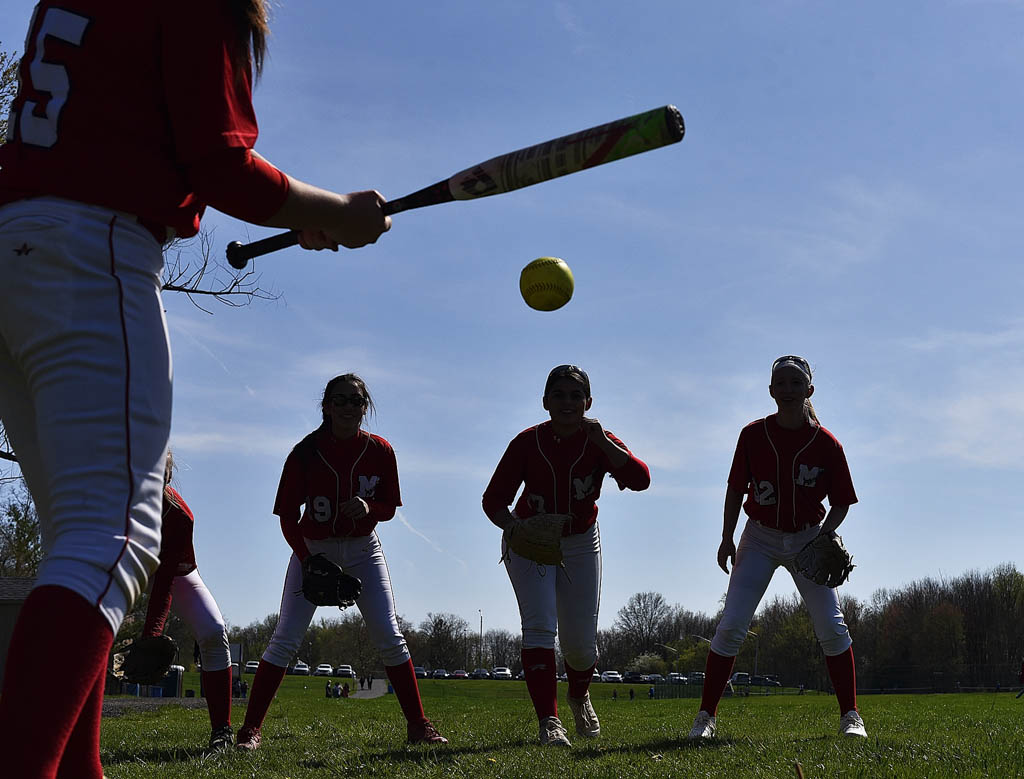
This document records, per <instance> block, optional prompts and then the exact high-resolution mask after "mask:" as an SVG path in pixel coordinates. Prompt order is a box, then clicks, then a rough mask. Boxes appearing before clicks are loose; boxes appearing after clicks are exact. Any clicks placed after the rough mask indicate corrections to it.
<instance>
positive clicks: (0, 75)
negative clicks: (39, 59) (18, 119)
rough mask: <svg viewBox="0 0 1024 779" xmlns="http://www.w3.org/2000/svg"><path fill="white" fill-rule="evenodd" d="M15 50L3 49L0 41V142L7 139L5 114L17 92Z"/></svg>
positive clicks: (16, 58) (17, 59) (16, 57)
mask: <svg viewBox="0 0 1024 779" xmlns="http://www.w3.org/2000/svg"><path fill="white" fill-rule="evenodd" d="M19 62H20V59H19V58H18V55H17V53H16V52H13V51H10V52H8V51H4V50H3V41H0V143H3V142H4V141H5V140H6V139H7V115H8V113H9V111H10V106H11V101H12V100H14V96H15V95H16V94H18V63H19Z"/></svg>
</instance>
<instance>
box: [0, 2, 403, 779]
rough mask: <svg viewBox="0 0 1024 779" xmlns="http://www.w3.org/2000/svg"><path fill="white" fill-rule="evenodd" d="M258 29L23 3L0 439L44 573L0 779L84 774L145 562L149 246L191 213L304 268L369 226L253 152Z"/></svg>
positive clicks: (92, 772)
mask: <svg viewBox="0 0 1024 779" xmlns="http://www.w3.org/2000/svg"><path fill="white" fill-rule="evenodd" d="M268 32H269V30H268V25H267V13H266V7H265V0H179V1H178V2H173V3H138V2H129V0H102V2H101V0H60V2H57V1H56V0H42V1H41V2H39V3H38V4H37V5H36V7H35V11H34V13H33V15H32V19H31V22H30V26H29V31H28V37H27V40H26V44H25V54H24V56H23V57H22V59H21V63H20V66H19V70H18V78H19V89H18V93H17V95H16V96H15V98H14V101H13V102H12V104H11V113H10V119H9V123H8V134H7V139H6V141H7V142H6V143H5V144H3V145H2V146H0V421H2V422H3V425H4V427H5V429H6V431H7V434H8V436H9V438H10V442H11V445H12V447H13V449H14V452H15V453H16V455H17V457H18V461H19V464H20V467H21V471H22V474H23V475H24V477H25V480H26V482H27V485H28V488H29V490H30V492H31V493H32V497H33V500H34V502H35V506H36V510H37V512H38V515H39V521H40V526H41V533H42V539H43V548H44V555H45V556H44V559H43V561H42V564H41V566H40V569H39V576H38V579H37V582H36V587H35V589H34V590H33V592H32V593H31V594H30V596H29V597H28V599H27V600H26V602H25V604H24V606H23V607H22V609H21V612H20V615H19V618H18V622H17V625H16V627H15V630H14V633H13V636H12V639H11V644H10V649H9V654H8V657H7V665H6V672H5V674H4V685H3V691H2V695H0V732H2V733H3V734H4V740H5V743H8V744H11V745H12V747H11V748H10V749H8V750H5V754H4V761H5V762H4V771H5V773H7V774H9V775H10V776H25V777H28V776H31V777H34V779H39V778H40V777H42V779H49V778H50V777H54V776H56V775H57V774H58V773H60V774H61V775H66V774H73V775H74V776H75V777H79V778H82V779H93V778H95V779H99V777H101V776H102V774H103V771H102V767H101V765H100V758H99V728H100V714H101V707H102V698H103V684H104V679H105V671H106V665H107V657H108V654H109V651H110V647H111V643H112V641H113V636H114V635H115V634H116V633H117V630H118V628H119V627H120V624H121V621H122V619H123V618H124V615H125V613H126V612H128V611H129V610H130V609H131V608H132V604H133V603H134V602H135V600H136V599H137V598H138V596H139V594H140V593H141V592H143V591H144V590H145V588H146V586H147V583H148V579H149V576H150V575H151V574H152V573H153V571H154V570H156V568H157V565H158V564H159V558H158V553H159V548H160V512H161V500H162V498H161V496H162V493H163V475H164V454H165V452H166V449H167V440H168V434H169V431H170V420H171V361H170V349H169V344H168V339H167V329H166V324H165V321H164V312H163V307H162V306H161V303H160V275H161V270H162V267H163V254H162V245H163V244H164V243H165V242H167V241H168V240H170V239H171V238H172V237H174V236H179V237H189V236H193V235H195V234H196V233H197V231H198V229H199V221H200V217H201V216H202V214H203V212H204V210H205V208H206V207H207V206H212V207H214V208H216V209H218V210H220V211H223V212H225V213H227V214H230V215H232V216H235V217H238V218H239V219H243V220H246V221H249V222H252V223H254V224H261V225H267V226H274V227H285V228H293V229H297V230H300V231H301V239H300V243H301V244H302V245H303V246H304V247H306V248H313V249H320V248H331V249H337V247H338V246H339V245H343V246H346V247H350V248H355V247H359V246H363V245H365V244H369V243H373V242H374V241H376V240H377V238H378V237H379V236H380V235H381V233H383V232H384V231H386V230H387V229H388V228H389V227H390V219H389V218H388V217H386V216H385V215H384V213H383V211H382V205H383V203H384V198H383V197H382V196H381V195H380V193H378V192H375V191H370V192H354V193H350V194H337V193H334V192H329V191H327V190H323V189H318V188H316V187H313V186H310V185H309V184H304V183H303V182H301V181H298V180H297V179H294V178H292V177H290V176H288V175H287V174H285V173H284V172H282V171H280V170H278V169H277V168H275V167H273V166H272V165H271V164H269V163H268V162H266V161H265V160H264V159H263V158H262V157H260V156H259V155H258V154H257V153H256V152H255V151H253V145H254V144H255V142H256V138H257V123H256V117H255V114H254V112H253V107H252V99H251V87H252V82H253V72H255V74H256V75H257V76H258V75H259V73H260V71H261V68H262V65H263V60H264V54H265V42H266V38H267V35H268ZM184 42H187V45H185V43H184ZM55 614H60V615H61V616H60V619H59V620H58V619H54V618H53V615H55ZM68 635H73V636H75V640H76V651H75V652H74V653H72V656H70V657H68V656H65V648H66V638H67V636H68ZM56 667H60V668H61V669H62V672H61V674H60V675H59V676H58V675H54V674H53V673H51V669H53V668H56Z"/></svg>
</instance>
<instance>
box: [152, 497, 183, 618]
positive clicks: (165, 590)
mask: <svg viewBox="0 0 1024 779" xmlns="http://www.w3.org/2000/svg"><path fill="white" fill-rule="evenodd" d="M174 497H175V499H177V500H179V501H181V500H182V498H181V496H180V495H178V494H177V493H174ZM182 505H185V504H184V501H182ZM192 529H193V520H192V517H191V516H190V515H189V514H187V513H186V511H185V509H183V508H179V507H178V506H176V505H174V503H172V502H170V501H169V500H167V499H166V498H165V499H164V503H163V517H162V520H161V527H160V565H159V567H158V568H157V569H156V573H155V574H153V588H152V590H150V593H149V606H148V608H147V609H146V622H145V624H144V625H143V626H142V635H144V636H159V635H160V634H161V633H163V632H164V623H165V622H166V621H167V615H168V613H170V610H171V584H172V583H173V582H174V577H175V576H176V575H177V574H178V572H179V566H180V565H181V563H182V562H184V561H188V560H191V559H193V557H194V555H193V554H192Z"/></svg>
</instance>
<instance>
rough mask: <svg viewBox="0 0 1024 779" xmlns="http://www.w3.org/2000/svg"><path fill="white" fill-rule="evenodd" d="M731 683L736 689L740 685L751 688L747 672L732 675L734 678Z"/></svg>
mask: <svg viewBox="0 0 1024 779" xmlns="http://www.w3.org/2000/svg"><path fill="white" fill-rule="evenodd" d="M729 681H730V682H732V684H733V686H734V687H736V686H739V685H743V686H744V687H749V686H750V674H748V673H747V672H746V671H737V672H736V673H734V674H733V675H732V678H731V679H730V680H729Z"/></svg>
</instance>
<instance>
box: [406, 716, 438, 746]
mask: <svg viewBox="0 0 1024 779" xmlns="http://www.w3.org/2000/svg"><path fill="white" fill-rule="evenodd" d="M407 731H408V735H409V743H410V744H447V743H448V739H446V738H445V737H444V736H442V735H441V734H440V733H438V732H437V728H435V727H434V723H433V722H431V721H430V720H428V719H427V718H426V717H424V718H423V719H422V720H420V721H419V722H417V723H415V724H413V723H412V722H410V723H409V726H408V728H407Z"/></svg>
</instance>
